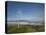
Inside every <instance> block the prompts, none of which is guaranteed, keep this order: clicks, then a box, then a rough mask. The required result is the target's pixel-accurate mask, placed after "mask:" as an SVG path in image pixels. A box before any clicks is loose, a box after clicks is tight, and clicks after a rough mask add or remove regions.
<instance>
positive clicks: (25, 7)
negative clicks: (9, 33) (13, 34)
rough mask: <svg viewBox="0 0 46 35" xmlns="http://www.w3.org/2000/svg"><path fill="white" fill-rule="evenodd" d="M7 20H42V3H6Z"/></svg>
mask: <svg viewBox="0 0 46 35" xmlns="http://www.w3.org/2000/svg"><path fill="white" fill-rule="evenodd" d="M7 20H8V21H15V20H31V21H42V20H44V3H25V2H10V1H9V2H7Z"/></svg>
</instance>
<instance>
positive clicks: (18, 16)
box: [16, 9, 22, 28]
mask: <svg viewBox="0 0 46 35" xmlns="http://www.w3.org/2000/svg"><path fill="white" fill-rule="evenodd" d="M21 14H22V12H21V10H20V9H19V10H17V15H16V16H17V19H18V20H20V17H21ZM17 23H18V28H19V27H20V22H17Z"/></svg>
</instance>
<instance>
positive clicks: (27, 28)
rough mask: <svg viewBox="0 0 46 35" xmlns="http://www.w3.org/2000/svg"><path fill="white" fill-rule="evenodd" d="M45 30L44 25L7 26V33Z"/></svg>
mask: <svg viewBox="0 0 46 35" xmlns="http://www.w3.org/2000/svg"><path fill="white" fill-rule="evenodd" d="M26 32H44V26H33V25H20V27H19V28H18V26H17V25H9V26H7V33H26Z"/></svg>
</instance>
